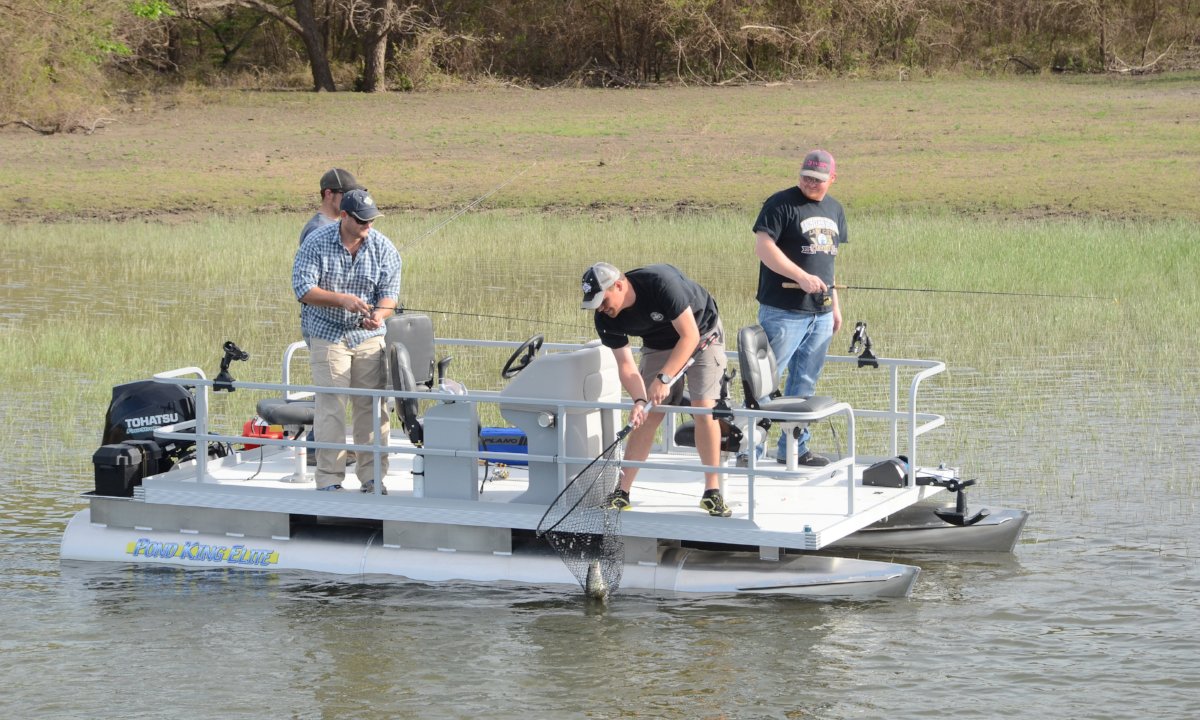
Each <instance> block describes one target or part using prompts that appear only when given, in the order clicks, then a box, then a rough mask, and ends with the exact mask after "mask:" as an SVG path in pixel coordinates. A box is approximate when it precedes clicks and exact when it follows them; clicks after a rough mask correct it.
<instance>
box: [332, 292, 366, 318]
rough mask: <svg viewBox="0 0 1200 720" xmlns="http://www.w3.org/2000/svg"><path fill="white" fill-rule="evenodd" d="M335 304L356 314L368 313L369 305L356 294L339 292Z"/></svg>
mask: <svg viewBox="0 0 1200 720" xmlns="http://www.w3.org/2000/svg"><path fill="white" fill-rule="evenodd" d="M337 306H338V307H340V308H342V309H343V310H348V311H350V312H352V313H356V314H358V315H370V314H371V306H370V305H368V304H367V303H366V302H364V301H363V299H362V298H360V297H358V296H357V295H351V294H349V293H341V294H340V295H339V296H338V298H337Z"/></svg>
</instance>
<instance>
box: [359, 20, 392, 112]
mask: <svg viewBox="0 0 1200 720" xmlns="http://www.w3.org/2000/svg"><path fill="white" fill-rule="evenodd" d="M391 4H392V0H371V11H370V13H369V14H368V15H367V31H366V34H364V35H363V48H362V53H363V76H362V83H361V87H362V91H363V92H387V77H386V75H385V73H384V69H385V67H386V64H387V37H388V30H389V29H390V26H391V14H390V13H389V12H388V10H389V7H390V5H391Z"/></svg>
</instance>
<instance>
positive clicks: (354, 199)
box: [340, 189, 383, 222]
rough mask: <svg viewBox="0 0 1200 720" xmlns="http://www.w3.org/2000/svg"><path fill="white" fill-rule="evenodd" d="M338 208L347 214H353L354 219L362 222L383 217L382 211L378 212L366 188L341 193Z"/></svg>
mask: <svg viewBox="0 0 1200 720" xmlns="http://www.w3.org/2000/svg"><path fill="white" fill-rule="evenodd" d="M340 209H341V210H342V211H343V212H345V213H346V214H348V215H353V216H354V218H355V219H356V220H361V221H363V222H366V221H368V220H374V219H375V218H378V217H383V213H381V212H379V208H378V207H377V206H376V205H375V201H374V200H372V199H371V196H370V195H368V194H367V191H366V190H362V189H359V190H351V191H350V192H348V193H346V194H345V195H343V196H342V205H341V208H340Z"/></svg>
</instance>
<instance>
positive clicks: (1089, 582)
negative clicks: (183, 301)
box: [0, 298, 1200, 720]
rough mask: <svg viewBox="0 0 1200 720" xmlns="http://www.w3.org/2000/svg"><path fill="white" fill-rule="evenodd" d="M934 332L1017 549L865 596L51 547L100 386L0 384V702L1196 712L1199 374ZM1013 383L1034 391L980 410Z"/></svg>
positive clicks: (69, 708) (417, 714)
mask: <svg viewBox="0 0 1200 720" xmlns="http://www.w3.org/2000/svg"><path fill="white" fill-rule="evenodd" d="M132 301H136V298H134V299H133V300H132ZM289 312H290V311H289ZM23 321H24V320H22V319H21V318H19V317H18V318H17V319H16V320H13V322H18V323H19V322H23ZM936 349H937V348H933V350H934V351H935V352H934V353H933V354H934V355H935V356H938V353H936ZM881 350H883V351H884V353H886V351H887V349H886V348H882V349H881ZM947 350H948V351H949V353H948V354H950V355H951V356H950V357H947V356H946V355H947V354H941V355H940V357H942V358H943V359H947V360H949V361H950V363H951V371H950V372H949V373H948V375H947V376H946V377H945V378H944V379H943V380H939V381H937V382H936V383H933V388H932V389H931V392H933V393H934V397H935V398H936V403H935V404H936V405H937V406H938V407H944V408H945V410H946V414H947V416H948V418H949V422H950V424H951V425H952V426H953V427H954V428H955V430H954V433H953V435H952V436H951V439H950V440H949V441H947V448H948V452H949V451H953V452H955V453H957V454H956V455H955V457H954V459H955V460H956V461H960V462H961V463H962V464H963V465H964V468H965V475H966V476H967V477H979V478H980V479H981V485H980V486H979V487H978V488H975V489H973V490H972V492H971V498H972V504H973V505H975V506H977V505H989V504H991V505H1008V506H1017V507H1024V508H1028V509H1030V510H1031V511H1032V512H1033V515H1032V517H1031V518H1030V521H1029V524H1028V526H1027V529H1026V532H1025V536H1024V539H1023V541H1022V542H1021V544H1020V545H1019V546H1018V548H1017V549H1016V552H1015V553H1013V554H1011V555H986V554H980V555H962V556H954V555H940V556H939V555H906V556H901V557H898V558H896V559H901V560H903V561H906V562H911V563H913V564H917V565H919V566H921V567H922V569H923V570H922V574H921V576H920V578H919V580H918V582H917V585H916V588H915V591H914V593H913V595H912V597H911V598H909V599H905V600H888V601H875V602H857V603H852V602H806V601H795V600H787V599H777V598H775V599H773V598H738V597H733V598H730V597H720V598H691V597H689V598H655V597H648V596H641V595H636V594H623V595H620V596H618V597H617V598H615V599H614V600H613V602H612V603H611V604H610V605H609V606H608V607H607V608H606V609H597V608H595V607H590V606H588V605H586V604H584V603H583V602H582V601H581V599H580V597H579V596H578V595H573V594H567V593H562V592H557V591H555V592H550V591H544V590H537V589H529V588H523V587H494V586H489V587H481V586H473V585H465V584H462V585H449V586H445V585H438V586H435V585H425V584H415V583H406V582H403V581H390V582H367V581H362V580H361V579H353V578H349V579H348V578H339V577H330V576H317V575H312V576H304V575H296V574H286V575H282V574H250V573H240V574H239V573H226V572H210V571H203V572H196V571H183V570H172V569H158V568H129V567H125V566H121V565H86V566H85V565H66V564H63V563H60V561H59V558H58V543H59V538H60V535H61V532H62V530H63V527H64V525H65V523H66V521H67V519H68V518H69V517H70V516H71V515H72V514H74V513H75V512H76V511H77V510H78V509H80V508H82V507H83V506H84V502H83V501H82V500H81V499H80V497H79V494H80V493H81V492H83V491H85V490H88V489H90V485H91V476H90V457H91V453H92V451H93V450H94V448H95V446H96V445H97V444H98V438H99V433H100V428H101V425H102V420H103V413H104V408H103V407H90V406H77V405H76V404H75V403H73V402H71V393H72V390H71V389H70V388H68V389H67V390H65V391H64V390H55V389H54V384H53V382H52V381H51V379H49V378H46V379H44V380H43V381H42V382H41V383H39V384H36V385H34V386H23V387H12V386H11V383H5V386H4V388H3V389H4V394H3V397H0V416H2V417H3V420H2V421H0V422H2V423H3V425H2V426H0V440H3V443H2V444H0V468H2V470H0V472H2V473H3V475H2V478H3V483H2V486H0V487H2V492H0V628H2V629H3V632H2V633H0V647H2V649H3V653H0V674H2V675H3V677H4V678H6V683H5V688H4V692H3V696H2V699H0V708H3V709H4V710H5V712H4V713H3V716H4V717H7V718H33V717H39V718H40V717H46V718H50V717H53V718H96V717H113V718H116V717H119V718H124V719H128V718H164V717H165V718H173V717H187V718H193V717H244V718H289V717H290V718H361V717H402V718H478V717H488V718H495V719H505V718H520V719H522V720H525V719H527V718H612V717H629V718H793V719H794V718H883V717H886V718H929V717H936V716H949V717H956V718H995V717H1000V716H1004V717H1014V716H1015V717H1039V718H1146V717H1150V718H1194V717H1197V716H1200V662H1198V660H1197V655H1198V650H1200V647H1198V642H1197V638H1198V637H1200V612H1198V605H1200V601H1198V598H1200V547H1198V544H1200V541H1198V540H1197V531H1196V521H1197V517H1198V514H1197V507H1196V505H1197V498H1198V497H1200V470H1198V468H1200V406H1198V403H1197V399H1196V396H1195V392H1194V390H1190V391H1180V390H1179V388H1184V389H1194V388H1195V387H1196V386H1197V384H1198V383H1200V373H1198V372H1197V370H1196V368H1195V367H1194V366H1193V365H1191V364H1190V363H1185V364H1184V365H1185V366H1184V367H1182V368H1170V369H1164V370H1163V371H1162V373H1161V374H1160V375H1156V374H1154V373H1147V372H1146V371H1145V369H1144V368H1141V369H1137V368H1134V369H1129V370H1127V371H1122V370H1115V369H1105V370H1103V372H1100V371H1097V370H1096V365H1095V363H1098V362H1100V361H1098V360H1092V361H1089V362H1090V363H1091V364H1089V362H1084V363H1080V362H1076V361H1077V360H1079V358H1074V359H1071V360H1070V361H1068V360H1067V359H1055V358H1046V357H1045V356H1043V355H1039V354H1034V353H1031V354H1030V356H1028V357H1025V358H1013V359H1012V360H1011V362H1006V363H1004V364H1003V369H1001V370H987V371H981V370H974V369H971V368H956V366H955V365H954V358H953V357H952V354H953V348H947ZM999 350H1000V348H999V347H998V348H997V351H999ZM1096 351H1097V354H1095V355H1092V354H1088V353H1085V354H1084V355H1083V357H1087V358H1098V357H1100V356H1101V353H1102V348H1096ZM274 352H275V351H272V354H274ZM208 359H209V360H211V358H208ZM1125 373H1127V374H1125ZM1179 375H1183V379H1182V381H1180V380H1179V378H1178V376H1179ZM126 379H129V378H120V380H126ZM82 381H84V380H81V379H79V378H68V382H69V384H71V385H73V384H74V383H76V382H82ZM1014 393H1018V394H1020V393H1025V394H1027V395H1021V397H1026V396H1027V397H1028V398H1031V399H1033V398H1036V399H1037V402H1036V403H1034V404H1033V406H1034V408H1035V410H1036V412H1035V411H1033V410H1030V411H1026V412H1023V413H1017V414H1012V413H1011V412H1010V413H1008V414H1005V415H1003V416H1001V415H998V414H997V413H996V412H995V410H994V408H995V407H997V406H998V405H1001V404H1004V405H1005V406H1007V407H1010V408H1011V407H1012V406H1013V404H1012V402H1011V396H1012V394H1014ZM51 412H54V413H62V412H68V413H71V414H74V415H75V417H74V418H73V419H72V420H71V421H70V422H68V423H65V424H66V425H68V426H69V427H71V428H72V430H70V431H68V432H62V431H60V430H58V429H55V430H53V431H47V430H45V428H46V427H52V428H60V427H62V426H63V425H64V423H63V422H61V421H58V422H54V423H50V424H47V423H45V422H44V419H45V415H46V414H47V413H51ZM887 559H892V558H890V557H889V558H887Z"/></svg>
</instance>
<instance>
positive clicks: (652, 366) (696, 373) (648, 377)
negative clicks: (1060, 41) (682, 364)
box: [641, 320, 726, 405]
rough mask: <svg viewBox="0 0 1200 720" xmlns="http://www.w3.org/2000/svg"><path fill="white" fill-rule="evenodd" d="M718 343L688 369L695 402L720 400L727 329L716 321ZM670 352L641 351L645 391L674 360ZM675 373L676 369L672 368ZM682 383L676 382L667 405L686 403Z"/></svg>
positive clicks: (646, 349) (706, 350) (701, 354)
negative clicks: (667, 363)
mask: <svg viewBox="0 0 1200 720" xmlns="http://www.w3.org/2000/svg"><path fill="white" fill-rule="evenodd" d="M715 330H716V333H717V339H716V340H714V341H713V343H712V345H709V346H708V347H707V348H705V349H704V352H702V353H700V354H699V355H698V356H697V357H696V362H694V363H692V367H691V368H689V369H688V371H687V373H686V374H685V375H684V378H685V379H686V381H687V390H688V396H689V397H691V398H692V400H714V401H715V400H718V399H720V397H721V376H722V375H724V374H725V365H726V361H725V328H724V327H722V326H721V321H720V320H718V321H717V326H716V328H715ZM671 352H672V351H671V350H651V349H648V348H642V366H641V372H642V381H643V382H645V383H646V387H649V386H650V382H651V381H652V380H654V376H655V375H657V374H659V373H660V372H662V370H663V365H664V364H665V363H666V362H667V359H668V358H670V357H671ZM672 369H674V368H672ZM683 386H684V383H683V381H682V380H681V381H677V382H676V383H675V384H674V385H672V386H671V393H670V395H668V396H667V399H666V401H665V402H664V404H665V405H678V404H679V401H680V400H682V399H683Z"/></svg>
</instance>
